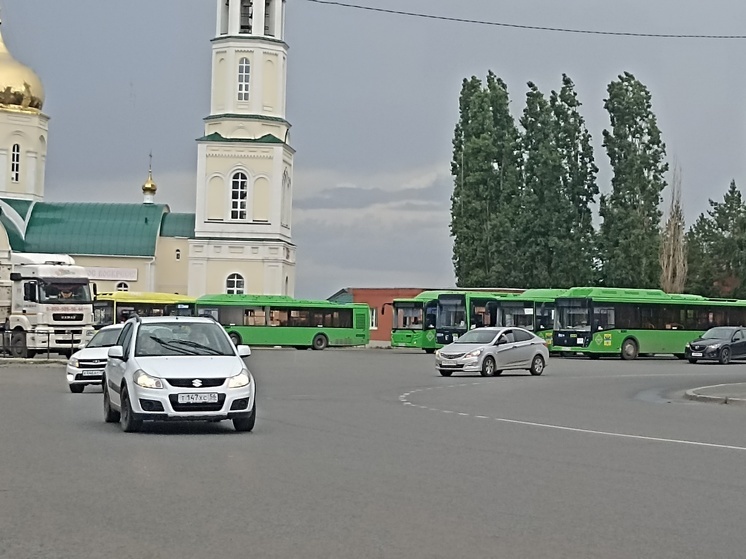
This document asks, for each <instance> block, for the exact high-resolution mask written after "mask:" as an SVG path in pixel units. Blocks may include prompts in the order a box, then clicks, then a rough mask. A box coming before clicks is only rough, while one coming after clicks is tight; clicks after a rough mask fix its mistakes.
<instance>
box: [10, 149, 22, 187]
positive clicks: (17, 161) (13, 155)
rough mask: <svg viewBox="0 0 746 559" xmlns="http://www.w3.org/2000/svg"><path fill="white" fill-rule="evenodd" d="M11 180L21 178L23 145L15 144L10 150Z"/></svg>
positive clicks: (16, 180)
mask: <svg viewBox="0 0 746 559" xmlns="http://www.w3.org/2000/svg"><path fill="white" fill-rule="evenodd" d="M10 180H11V182H18V181H20V180H21V145H20V144H13V149H12V150H11V152H10Z"/></svg>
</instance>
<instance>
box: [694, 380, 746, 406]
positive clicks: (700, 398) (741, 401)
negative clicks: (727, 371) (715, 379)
mask: <svg viewBox="0 0 746 559" xmlns="http://www.w3.org/2000/svg"><path fill="white" fill-rule="evenodd" d="M722 386H726V387H728V386H732V385H730V384H715V385H713V386H700V387H699V388H692V389H691V390H687V391H686V392H685V393H684V397H685V398H686V399H687V400H694V401H696V402H709V403H711V404H728V405H731V406H746V398H735V397H733V398H731V397H729V396H710V395H707V394H698V393H697V390H705V389H708V388H720V387H722Z"/></svg>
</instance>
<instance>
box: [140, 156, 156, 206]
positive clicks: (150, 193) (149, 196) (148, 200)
mask: <svg viewBox="0 0 746 559" xmlns="http://www.w3.org/2000/svg"><path fill="white" fill-rule="evenodd" d="M148 159H149V161H148V180H146V181H145V184H143V185H142V193H143V198H144V199H143V204H153V203H154V202H155V193H156V191H157V190H158V185H156V184H155V181H154V180H153V151H152V150H151V151H150V154H149V155H148Z"/></svg>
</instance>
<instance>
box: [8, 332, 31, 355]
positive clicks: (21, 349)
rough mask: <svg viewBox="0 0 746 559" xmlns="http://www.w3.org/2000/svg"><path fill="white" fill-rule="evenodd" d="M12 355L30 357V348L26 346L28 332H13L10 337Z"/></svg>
mask: <svg viewBox="0 0 746 559" xmlns="http://www.w3.org/2000/svg"><path fill="white" fill-rule="evenodd" d="M10 356H11V357H20V358H23V359H26V358H27V357H28V348H26V334H25V333H23V332H20V331H19V332H13V335H12V336H11V337H10Z"/></svg>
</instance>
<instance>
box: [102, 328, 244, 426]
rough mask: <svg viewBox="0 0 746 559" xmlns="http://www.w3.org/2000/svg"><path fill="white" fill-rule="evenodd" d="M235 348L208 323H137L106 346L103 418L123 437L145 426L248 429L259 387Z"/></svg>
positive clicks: (241, 351)
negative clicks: (227, 423)
mask: <svg viewBox="0 0 746 559" xmlns="http://www.w3.org/2000/svg"><path fill="white" fill-rule="evenodd" d="M249 355H251V350H250V349H249V346H245V345H239V346H237V347H236V346H234V345H233V342H231V339H230V338H229V337H228V334H227V333H226V332H225V330H224V329H223V327H222V326H220V324H218V323H217V322H215V321H214V320H213V319H211V318H201V317H200V318H197V317H187V316H184V317H178V316H174V317H143V318H140V317H134V318H131V319H130V320H128V321H127V322H126V323H125V325H124V327H123V328H122V332H121V334H120V335H119V339H118V340H117V344H116V345H115V346H113V347H111V348H109V352H108V357H109V359H108V362H107V364H106V369H105V370H104V377H103V391H104V419H105V421H106V422H107V423H115V422H117V421H120V422H121V425H122V429H123V430H124V431H126V432H133V431H138V430H139V429H140V427H141V426H142V422H143V421H168V420H177V421H185V420H186V421H188V420H202V421H220V420H223V419H231V420H233V426H234V427H235V429H236V431H251V430H252V429H253V428H254V422H255V420H256V402H255V401H254V398H255V395H256V386H255V382H254V378H253V377H252V375H251V373H250V372H249V370H248V368H247V367H246V365H245V364H244V362H243V358H244V357H248V356H249Z"/></svg>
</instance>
